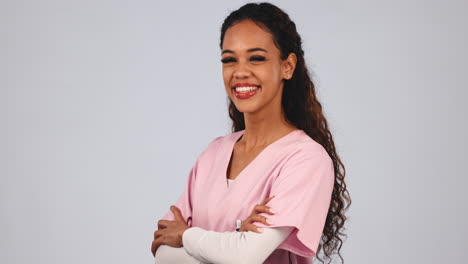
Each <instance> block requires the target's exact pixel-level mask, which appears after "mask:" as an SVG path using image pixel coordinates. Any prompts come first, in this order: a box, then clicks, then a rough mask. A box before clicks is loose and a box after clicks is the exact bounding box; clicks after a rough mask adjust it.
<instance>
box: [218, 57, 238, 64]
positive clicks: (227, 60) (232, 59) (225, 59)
mask: <svg viewBox="0 0 468 264" xmlns="http://www.w3.org/2000/svg"><path fill="white" fill-rule="evenodd" d="M235 61H236V59H234V58H233V57H227V58H223V59H221V62H222V63H229V62H235Z"/></svg>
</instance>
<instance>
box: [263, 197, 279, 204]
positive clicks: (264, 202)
mask: <svg viewBox="0 0 468 264" xmlns="http://www.w3.org/2000/svg"><path fill="white" fill-rule="evenodd" d="M275 196H276V195H273V196H272V197H270V198H267V199H265V201H263V202H262V203H261V205H265V204H267V203H268V202H269V201H271V199H273V198H274V197H275Z"/></svg>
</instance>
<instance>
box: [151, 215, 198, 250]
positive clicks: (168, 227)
mask: <svg viewBox="0 0 468 264" xmlns="http://www.w3.org/2000/svg"><path fill="white" fill-rule="evenodd" d="M171 211H172V213H173V214H174V217H175V220H174V221H168V220H159V221H158V230H157V231H155V232H154V240H153V243H152V244H151V252H152V253H153V256H155V255H156V250H158V247H159V246H160V245H168V246H171V247H176V248H180V247H182V246H183V244H182V235H183V233H184V231H185V230H187V229H189V228H190V227H189V226H188V225H187V224H186V223H185V220H184V218H183V216H182V213H181V212H180V209H179V208H177V207H176V206H171Z"/></svg>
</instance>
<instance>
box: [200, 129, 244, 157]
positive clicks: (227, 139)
mask: <svg viewBox="0 0 468 264" xmlns="http://www.w3.org/2000/svg"><path fill="white" fill-rule="evenodd" d="M239 133H242V131H238V132H233V133H229V134H227V135H223V136H217V137H215V138H214V139H212V140H211V141H210V142H209V143H208V144H207V146H206V147H205V149H204V150H203V151H202V153H201V154H200V155H199V159H206V158H211V157H213V156H216V155H217V154H218V153H221V152H223V151H224V150H226V148H228V147H229V146H230V144H231V143H232V142H233V141H234V140H235V139H236V138H237V137H238V136H239Z"/></svg>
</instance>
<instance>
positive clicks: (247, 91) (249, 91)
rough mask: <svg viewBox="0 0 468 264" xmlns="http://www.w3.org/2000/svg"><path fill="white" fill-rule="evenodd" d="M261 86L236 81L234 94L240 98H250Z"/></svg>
mask: <svg viewBox="0 0 468 264" xmlns="http://www.w3.org/2000/svg"><path fill="white" fill-rule="evenodd" d="M260 88H261V86H260V85H256V84H252V83H236V84H235V85H234V87H233V88H232V90H233V91H234V95H235V96H236V98H239V99H248V98H250V97H252V96H254V95H255V94H257V92H258V91H259V90H260Z"/></svg>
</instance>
